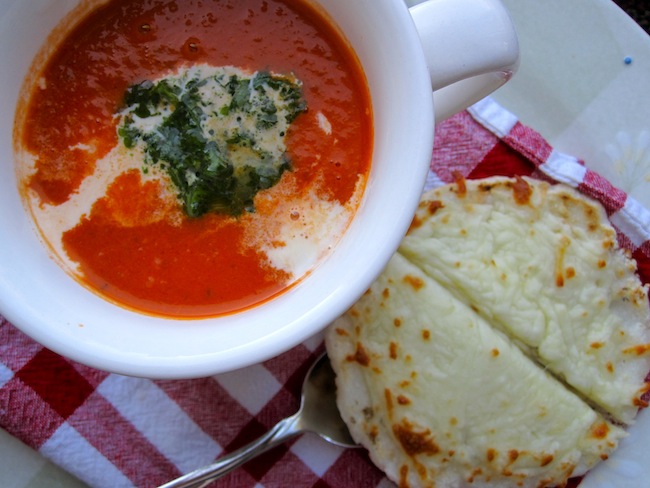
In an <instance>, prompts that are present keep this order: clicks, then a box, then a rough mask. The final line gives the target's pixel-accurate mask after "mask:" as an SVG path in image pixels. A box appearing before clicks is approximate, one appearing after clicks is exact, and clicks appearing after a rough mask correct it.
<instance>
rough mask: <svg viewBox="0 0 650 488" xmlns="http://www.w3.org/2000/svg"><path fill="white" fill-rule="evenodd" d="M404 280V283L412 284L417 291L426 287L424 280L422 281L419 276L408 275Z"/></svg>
mask: <svg viewBox="0 0 650 488" xmlns="http://www.w3.org/2000/svg"><path fill="white" fill-rule="evenodd" d="M403 281H404V283H406V284H408V285H411V286H412V287H413V289H414V290H415V291H418V290H420V289H421V288H422V287H424V281H422V279H421V278H418V277H417V276H411V275H406V276H405V277H404V278H403Z"/></svg>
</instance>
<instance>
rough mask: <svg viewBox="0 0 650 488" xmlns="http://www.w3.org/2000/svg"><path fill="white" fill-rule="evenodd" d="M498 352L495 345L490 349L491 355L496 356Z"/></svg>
mask: <svg viewBox="0 0 650 488" xmlns="http://www.w3.org/2000/svg"><path fill="white" fill-rule="evenodd" d="M499 354H500V353H499V350H498V349H497V348H496V347H495V348H494V349H492V357H497V356H498V355H499Z"/></svg>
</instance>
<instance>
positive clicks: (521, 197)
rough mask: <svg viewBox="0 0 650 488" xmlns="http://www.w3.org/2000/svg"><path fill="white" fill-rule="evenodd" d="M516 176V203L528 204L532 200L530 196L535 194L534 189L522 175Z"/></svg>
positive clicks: (513, 186)
mask: <svg viewBox="0 0 650 488" xmlns="http://www.w3.org/2000/svg"><path fill="white" fill-rule="evenodd" d="M515 178H516V179H515V183H514V185H512V194H513V196H514V199H515V203H517V205H526V204H528V203H529V202H530V196H531V195H532V194H533V189H532V188H531V187H530V185H529V184H528V182H527V181H526V180H524V179H523V178H522V177H521V176H516V177H515Z"/></svg>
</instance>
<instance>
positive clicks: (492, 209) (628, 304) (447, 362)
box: [326, 178, 650, 488]
mask: <svg viewBox="0 0 650 488" xmlns="http://www.w3.org/2000/svg"><path fill="white" fill-rule="evenodd" d="M634 271H635V265H634V262H633V261H632V260H631V259H629V258H628V257H627V256H626V255H625V253H624V252H623V251H622V250H621V249H619V248H618V246H617V243H616V235H615V231H614V229H613V228H612V227H611V225H609V223H608V221H607V217H606V215H605V213H604V210H603V209H602V207H601V206H599V205H598V204H596V203H595V202H593V201H591V200H589V199H587V198H586V197H584V196H582V195H580V194H578V193H577V192H575V191H573V190H572V189H570V188H568V187H564V186H562V185H557V186H550V185H548V184H547V183H543V182H539V181H534V180H527V179H521V178H520V179H508V178H490V179H486V180H476V181H471V180H470V181H464V180H463V181H460V182H458V184H455V185H448V186H444V187H441V188H439V189H436V190H433V191H431V192H429V193H427V194H425V195H424V197H423V198H422V201H421V205H420V207H419V209H418V211H417V213H416V216H415V218H414V219H413V223H412V225H411V228H410V230H409V232H408V234H407V236H406V237H405V238H404V240H403V242H402V244H401V245H400V247H399V249H398V252H397V253H396V254H395V256H394V257H393V258H392V260H391V261H390V263H389V264H388V266H387V267H386V269H385V270H384V272H383V273H382V275H381V276H380V277H379V278H378V280H377V281H376V282H375V283H374V284H373V286H372V287H371V288H370V290H369V291H368V292H367V293H366V294H365V295H364V296H363V297H362V298H361V299H360V300H359V301H358V302H357V303H356V304H355V305H354V306H353V307H352V308H351V309H350V310H349V311H348V313H346V314H345V315H344V316H343V317H342V318H340V319H339V320H337V321H336V322H335V323H334V324H333V325H332V326H331V327H330V328H329V329H328V331H327V334H326V344H327V350H328V353H329V354H330V357H331V359H332V365H333V367H334V370H335V371H336V373H337V386H338V398H337V400H338V404H339V408H340V410H341V412H342V415H343V418H344V419H345V420H346V422H347V424H348V426H349V428H350V431H351V433H352V435H353V437H354V438H355V439H356V440H357V441H358V442H360V443H361V444H363V445H364V446H365V447H366V448H368V450H369V452H370V455H371V457H372V459H373V461H374V462H375V463H376V464H377V465H378V466H379V467H380V468H382V469H383V470H384V471H385V472H386V473H387V475H388V476H389V477H390V478H391V479H392V480H393V481H395V482H396V483H399V485H400V486H413V487H416V486H436V487H443V488H447V487H454V488H458V487H466V486H467V487H469V486H472V487H476V486H478V487H515V486H523V487H547V486H556V485H559V486H561V485H562V484H563V483H565V482H566V480H567V479H568V478H569V477H572V476H576V475H579V474H582V473H584V472H585V471H586V470H588V469H590V468H591V467H593V466H594V465H595V464H597V463H598V462H599V461H601V460H603V459H606V458H607V457H608V455H609V453H610V452H611V451H612V450H614V449H615V448H616V446H617V444H618V441H619V439H620V438H622V437H623V436H624V435H625V432H624V430H623V429H621V428H620V427H619V426H618V425H619V423H620V422H624V423H631V422H632V421H633V419H634V416H635V414H636V413H637V410H638V408H639V407H644V406H646V403H645V402H644V400H643V398H644V395H645V394H646V393H647V392H648V389H649V386H650V385H649V384H648V383H647V382H646V381H645V378H646V374H647V373H648V371H649V370H650V354H648V352H649V349H650V348H649V347H648V343H650V310H649V307H648V296H647V288H646V287H643V286H642V285H641V284H640V282H639V279H638V277H637V276H636V275H635V273H634Z"/></svg>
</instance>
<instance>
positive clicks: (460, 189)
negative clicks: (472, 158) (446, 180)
mask: <svg viewBox="0 0 650 488" xmlns="http://www.w3.org/2000/svg"><path fill="white" fill-rule="evenodd" d="M451 175H452V177H453V178H454V182H455V183H456V187H457V188H456V195H458V197H459V198H464V197H465V195H467V182H466V181H465V177H464V176H463V174H462V173H461V172H460V171H452V173H451Z"/></svg>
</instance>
